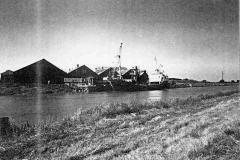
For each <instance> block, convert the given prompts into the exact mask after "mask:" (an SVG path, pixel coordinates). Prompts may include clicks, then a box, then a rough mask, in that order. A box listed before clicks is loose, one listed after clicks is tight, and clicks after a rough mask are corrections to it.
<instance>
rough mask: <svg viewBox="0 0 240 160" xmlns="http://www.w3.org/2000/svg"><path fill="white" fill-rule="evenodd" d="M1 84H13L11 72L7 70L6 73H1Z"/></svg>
mask: <svg viewBox="0 0 240 160" xmlns="http://www.w3.org/2000/svg"><path fill="white" fill-rule="evenodd" d="M1 82H2V83H13V82H14V77H13V71H10V70H7V71H6V72H3V73H1Z"/></svg>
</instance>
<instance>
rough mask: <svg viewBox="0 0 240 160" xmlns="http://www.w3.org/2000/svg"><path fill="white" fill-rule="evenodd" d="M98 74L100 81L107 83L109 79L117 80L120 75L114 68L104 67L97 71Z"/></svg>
mask: <svg viewBox="0 0 240 160" xmlns="http://www.w3.org/2000/svg"><path fill="white" fill-rule="evenodd" d="M96 73H97V74H98V80H99V81H106V80H108V78H111V79H117V78H118V77H119V73H118V72H117V71H116V70H115V69H114V68H112V67H108V68H106V67H102V68H98V69H96Z"/></svg>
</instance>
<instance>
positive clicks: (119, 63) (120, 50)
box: [117, 43, 123, 79]
mask: <svg viewBox="0 0 240 160" xmlns="http://www.w3.org/2000/svg"><path fill="white" fill-rule="evenodd" d="M122 45H123V43H121V45H120V48H119V54H118V55H117V57H118V65H119V75H120V79H122V73H121V54H122Z"/></svg>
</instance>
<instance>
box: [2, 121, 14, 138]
mask: <svg viewBox="0 0 240 160" xmlns="http://www.w3.org/2000/svg"><path fill="white" fill-rule="evenodd" d="M11 135H12V132H11V125H10V123H9V117H0V137H5V136H11Z"/></svg>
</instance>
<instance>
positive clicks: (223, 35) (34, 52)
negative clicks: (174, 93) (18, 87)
mask: <svg viewBox="0 0 240 160" xmlns="http://www.w3.org/2000/svg"><path fill="white" fill-rule="evenodd" d="M0 35H1V38H0V48H1V50H0V60H1V63H0V72H4V71H5V70H7V69H10V70H13V71H15V70H17V69H20V68H22V67H24V66H26V65H29V64H31V63H33V62H36V61H38V60H40V59H42V58H45V59H47V60H48V61H50V62H51V63H53V64H54V65H56V66H57V67H59V68H60V69H62V70H64V71H68V70H69V69H70V68H75V67H76V65H77V64H79V65H80V66H81V65H83V64H85V65H87V66H89V67H90V68H92V69H94V68H95V67H98V66H113V65H116V63H112V62H116V60H115V59H114V57H115V56H116V55H117V53H118V49H119V46H120V43H121V42H122V43H123V49H122V65H123V66H125V67H128V68H131V67H133V66H135V65H137V66H140V69H146V70H148V71H152V70H154V69H155V62H154V57H155V56H156V57H157V59H158V63H159V64H162V65H163V69H164V70H165V73H166V74H168V76H169V77H176V78H190V79H197V80H203V79H206V80H209V81H219V80H220V79H221V72H222V71H223V72H224V77H225V80H227V81H229V80H232V79H233V80H237V79H239V51H238V49H239V48H238V44H239V2H238V0H0Z"/></svg>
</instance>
